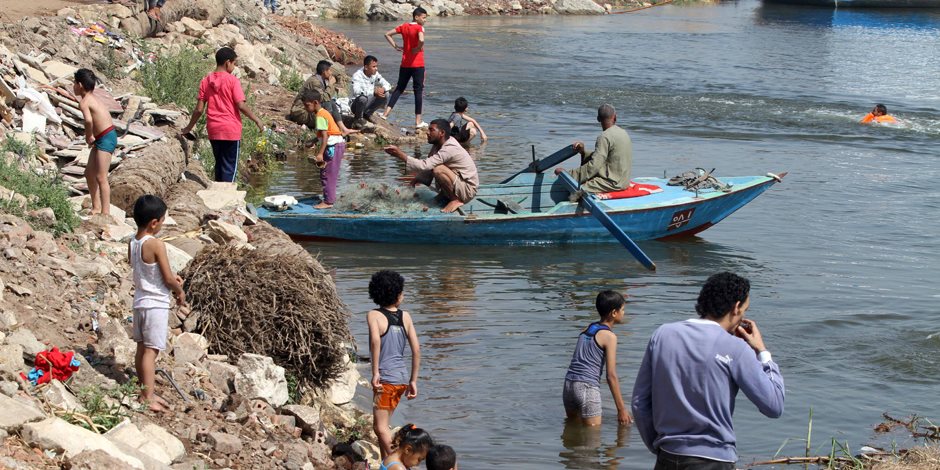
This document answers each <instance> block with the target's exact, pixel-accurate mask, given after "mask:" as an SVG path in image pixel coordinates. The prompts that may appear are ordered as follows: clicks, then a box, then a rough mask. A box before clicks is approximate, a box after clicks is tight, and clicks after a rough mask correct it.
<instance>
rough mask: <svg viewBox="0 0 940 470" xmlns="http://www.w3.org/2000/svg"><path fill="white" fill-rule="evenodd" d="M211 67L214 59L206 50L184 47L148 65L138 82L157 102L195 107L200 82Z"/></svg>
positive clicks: (143, 68) (141, 72) (142, 68)
mask: <svg viewBox="0 0 940 470" xmlns="http://www.w3.org/2000/svg"><path fill="white" fill-rule="evenodd" d="M211 70H212V61H211V60H210V59H208V58H207V57H206V55H205V54H204V53H202V52H200V51H199V50H196V49H192V48H185V49H180V51H179V52H176V53H174V54H169V55H162V56H157V58H156V60H154V61H153V63H149V64H145V65H144V66H143V67H141V69H140V74H139V75H138V81H139V82H140V85H141V86H142V87H143V89H144V93H145V94H146V95H147V96H149V97H150V98H152V99H153V100H154V101H156V102H157V103H159V104H167V103H176V104H177V105H178V106H181V107H182V108H183V109H193V108H195V107H196V97H197V91H198V90H199V82H200V80H202V77H203V76H205V75H206V74H207V73H209V71H211Z"/></svg>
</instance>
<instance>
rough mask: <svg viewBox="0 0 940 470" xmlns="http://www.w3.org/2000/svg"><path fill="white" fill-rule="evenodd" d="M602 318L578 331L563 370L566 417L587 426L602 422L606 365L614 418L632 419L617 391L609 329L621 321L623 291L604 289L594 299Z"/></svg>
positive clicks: (614, 345)
mask: <svg viewBox="0 0 940 470" xmlns="http://www.w3.org/2000/svg"><path fill="white" fill-rule="evenodd" d="M594 303H595V306H596V307H597V313H599V314H600V317H601V321H599V322H595V323H591V324H590V325H588V327H587V328H585V329H584V331H582V332H581V334H580V335H578V342H577V344H576V345H575V348H574V354H572V356H571V365H570V366H568V373H567V374H565V386H564V390H563V392H562V401H563V402H564V405H565V414H567V416H568V419H569V421H570V420H575V419H579V420H580V421H581V423H582V424H584V425H586V426H599V425H600V424H601V391H600V381H601V377H602V375H601V373H602V371H603V369H604V367H605V366H606V368H607V385H608V386H609V387H610V393H611V395H613V396H614V404H616V405H617V421H618V422H619V423H620V424H630V423H631V422H632V421H633V419H632V418H631V417H630V414H629V413H627V408H626V406H625V405H624V403H623V397H622V396H621V395H620V380H619V379H618V378H617V335H615V334H614V332H613V331H612V330H611V328H613V326H614V325H615V324H617V323H623V316H624V307H625V304H626V301H625V300H624V298H623V295H621V294H619V293H617V292H614V291H611V290H605V291H603V292H601V293H599V294H597V299H596V300H595V302H594Z"/></svg>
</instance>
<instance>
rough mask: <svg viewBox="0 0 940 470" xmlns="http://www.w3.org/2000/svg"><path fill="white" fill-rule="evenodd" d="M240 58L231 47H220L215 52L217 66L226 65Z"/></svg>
mask: <svg viewBox="0 0 940 470" xmlns="http://www.w3.org/2000/svg"><path fill="white" fill-rule="evenodd" d="M237 58H238V54H236V53H235V50H234V49H232V48H231V47H220V48H219V50H217V51H215V65H225V63H226V62H228V61H230V60H235V59H237Z"/></svg>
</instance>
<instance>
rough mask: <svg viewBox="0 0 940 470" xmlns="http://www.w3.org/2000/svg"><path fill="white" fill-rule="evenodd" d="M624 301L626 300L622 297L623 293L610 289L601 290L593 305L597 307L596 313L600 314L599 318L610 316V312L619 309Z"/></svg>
mask: <svg viewBox="0 0 940 470" xmlns="http://www.w3.org/2000/svg"><path fill="white" fill-rule="evenodd" d="M625 303H627V301H626V300H625V299H624V298H623V294H621V293H620V292H615V291H612V290H604V291H601V292H600V293H598V294H597V298H596V299H595V300H594V306H595V307H597V313H599V314H600V315H601V319H605V318H608V317H610V314H612V313H614V311H615V310H619V309H620V307H623V304H625Z"/></svg>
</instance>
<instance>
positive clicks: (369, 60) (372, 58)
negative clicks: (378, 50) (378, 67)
mask: <svg viewBox="0 0 940 470" xmlns="http://www.w3.org/2000/svg"><path fill="white" fill-rule="evenodd" d="M378 61H379V59H376V58H375V56H374V55H367V56H366V58H365V59H362V66H363V67H365V66H367V65H369V64H371V63H372V62H378Z"/></svg>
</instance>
